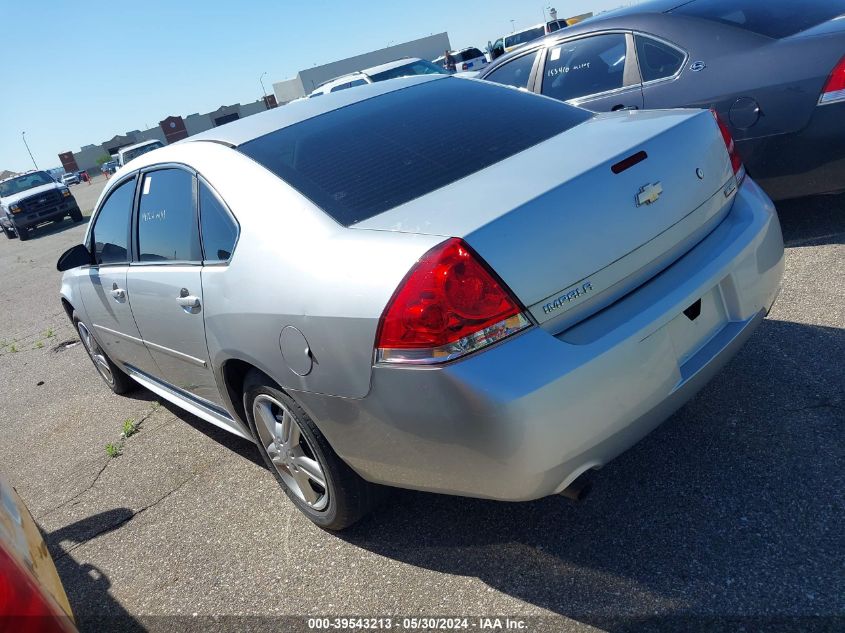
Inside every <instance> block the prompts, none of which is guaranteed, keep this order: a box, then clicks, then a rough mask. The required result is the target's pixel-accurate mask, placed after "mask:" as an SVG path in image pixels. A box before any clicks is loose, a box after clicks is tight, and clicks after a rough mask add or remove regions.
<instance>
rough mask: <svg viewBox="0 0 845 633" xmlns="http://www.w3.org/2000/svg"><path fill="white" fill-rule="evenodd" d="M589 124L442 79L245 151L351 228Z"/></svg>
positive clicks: (540, 103)
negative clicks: (562, 133) (458, 106)
mask: <svg viewBox="0 0 845 633" xmlns="http://www.w3.org/2000/svg"><path fill="white" fill-rule="evenodd" d="M456 103H459V104H461V107H460V108H456V107H455V104H456ZM589 117H590V115H589V114H588V113H587V112H585V111H583V110H579V109H577V108H572V107H569V106H566V105H564V104H562V103H556V102H554V101H551V100H548V99H540V98H538V97H536V96H534V95H529V94H524V93H522V92H519V91H517V90H506V89H503V88H501V87H500V86H496V85H493V84H489V83H486V82H481V81H467V80H465V79H454V78H444V79H439V80H434V81H428V82H425V83H422V84H418V85H414V86H410V87H408V88H404V89H401V90H395V91H393V92H389V93H387V94H384V95H380V96H378V97H373V98H370V99H367V100H365V101H360V102H358V103H354V104H352V105H349V106H346V107H344V108H339V109H337V110H332V111H331V112H327V113H325V114H322V115H320V116H317V117H314V118H311V119H308V120H306V121H303V122H301V123H297V124H295V125H291V126H289V127H286V128H282V129H280V130H277V131H275V132H271V133H270V134H267V135H265V136H262V137H259V138H257V139H255V140H252V141H249V142H247V143H244V144H243V145H241V146H240V147H238V150H239V151H241V152H243V153H244V154H246V155H247V156H249V157H251V158H252V159H254V160H255V161H257V162H258V163H260V164H262V165H264V166H265V167H266V168H267V169H269V170H270V171H272V172H274V173H275V174H276V175H278V176H279V177H280V178H282V179H284V180H285V181H287V182H288V183H289V184H290V185H291V186H293V187H295V188H296V189H298V190H299V191H300V192H301V193H302V194H303V195H305V196H307V197H308V198H310V199H311V200H312V201H313V202H314V203H315V204H317V205H318V206H319V207H321V208H322V209H323V210H325V211H326V212H327V213H328V214H329V215H330V216H332V217H333V218H334V219H335V220H337V221H338V222H340V223H341V224H343V225H346V226H348V225H350V224H355V223H356V222H360V221H362V220H366V219H367V218H370V217H373V216H374V215H378V214H379V213H381V212H383V211H386V210H387V209H391V208H393V207H395V206H397V205H400V204H402V203H404V202H408V201H409V200H413V199H414V198H417V197H419V196H422V195H425V194H426V193H429V192H431V191H433V190H435V189H438V188H440V187H443V186H445V185H448V184H449V183H451V182H454V181H456V180H459V179H461V178H463V177H465V176H468V175H469V174H472V173H474V172H476V171H478V170H480V169H484V168H485V167H487V166H489V165H492V164H493V163H497V162H499V161H501V160H504V159H505V158H507V157H509V156H512V155H513V154H516V153H517V152H521V151H523V150H525V149H527V148H529V147H531V146H532V145H535V144H537V143H539V142H541V141H544V140H546V139H548V138H550V137H552V136H554V135H556V134H559V133H560V132H563V131H564V130H567V129H569V128H570V127H572V126H574V125H577V124H578V123H580V122H581V121H584V120H585V119H587V118H589Z"/></svg>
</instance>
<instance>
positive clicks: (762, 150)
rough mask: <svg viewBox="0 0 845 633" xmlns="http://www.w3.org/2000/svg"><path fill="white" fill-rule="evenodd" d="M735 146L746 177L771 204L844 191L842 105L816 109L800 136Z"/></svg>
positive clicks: (844, 116)
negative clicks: (769, 198)
mask: <svg viewBox="0 0 845 633" xmlns="http://www.w3.org/2000/svg"><path fill="white" fill-rule="evenodd" d="M737 146H738V147H739V151H740V154H741V155H742V157H743V160H744V161H745V164H746V167H747V168H748V173H749V174H751V175H752V176H753V177H754V179H755V180H756V181H757V183H758V184H759V185H760V186H761V187H762V188H763V189H764V190H765V191H766V193H767V194H768V195H769V196H770V197H771V198H772V199H773V200H784V199H787V198H799V197H802V196H811V195H816V194H822V193H837V192H840V191H843V190H845V102H841V103H831V104H829V105H823V106H817V107H816V109H815V111H814V112H813V116H812V118H811V119H810V122H809V124H808V125H807V126H806V127H805V128H804V129H802V130H801V131H799V132H796V133H794V134H779V135H776V136H770V137H766V138H761V139H752V140H750V141H745V142H742V141H738V142H737Z"/></svg>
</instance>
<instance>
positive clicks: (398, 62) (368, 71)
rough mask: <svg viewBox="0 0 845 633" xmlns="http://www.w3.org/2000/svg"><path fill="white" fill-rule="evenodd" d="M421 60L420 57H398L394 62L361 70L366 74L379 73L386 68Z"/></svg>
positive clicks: (390, 68)
mask: <svg viewBox="0 0 845 633" xmlns="http://www.w3.org/2000/svg"><path fill="white" fill-rule="evenodd" d="M419 61H422V60H421V59H420V58H419V57H403V58H402V59H396V60H394V61H392V62H387V63H386V64H379V65H378V66H372V67H370V68H365V69H364V70H362V71H361V72H362V73H364V74H365V75H375V74H377V73H382V72H384V71H385V70H393V69H394V68H399V67H400V66H405V65H406V64H410V63H412V62H419Z"/></svg>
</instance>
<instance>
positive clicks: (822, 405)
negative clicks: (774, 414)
mask: <svg viewBox="0 0 845 633" xmlns="http://www.w3.org/2000/svg"><path fill="white" fill-rule="evenodd" d="M842 408H843V407H842V404H841V403H839V402H837V401H835V400H831V399H830V398H828V399H827V400H822V401H821V402H817V403H815V404H808V405H807V406H805V407H798V408H797V409H784V411H789V412H790V413H800V412H801V411H812V410H813V409H842Z"/></svg>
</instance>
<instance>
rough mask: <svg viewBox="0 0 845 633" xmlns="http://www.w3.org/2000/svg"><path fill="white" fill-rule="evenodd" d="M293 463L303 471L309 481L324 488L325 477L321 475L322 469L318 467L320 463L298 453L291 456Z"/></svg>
mask: <svg viewBox="0 0 845 633" xmlns="http://www.w3.org/2000/svg"><path fill="white" fill-rule="evenodd" d="M293 465H294V466H296V467H297V469H298V470H301V471H302V472H304V473H305V474H306V476H307V477H308V478H309V479H310V480H311V481H313V482H314V483H315V484H317V485H319V486H320V487H321V488H323V489H325V487H326V478H325V475H323V469H322V468H320V464H319V463H318V462H317V461H316V460H314V459H311V458H310V457H306V456H305V455H299V456H298V457H294V458H293Z"/></svg>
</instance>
